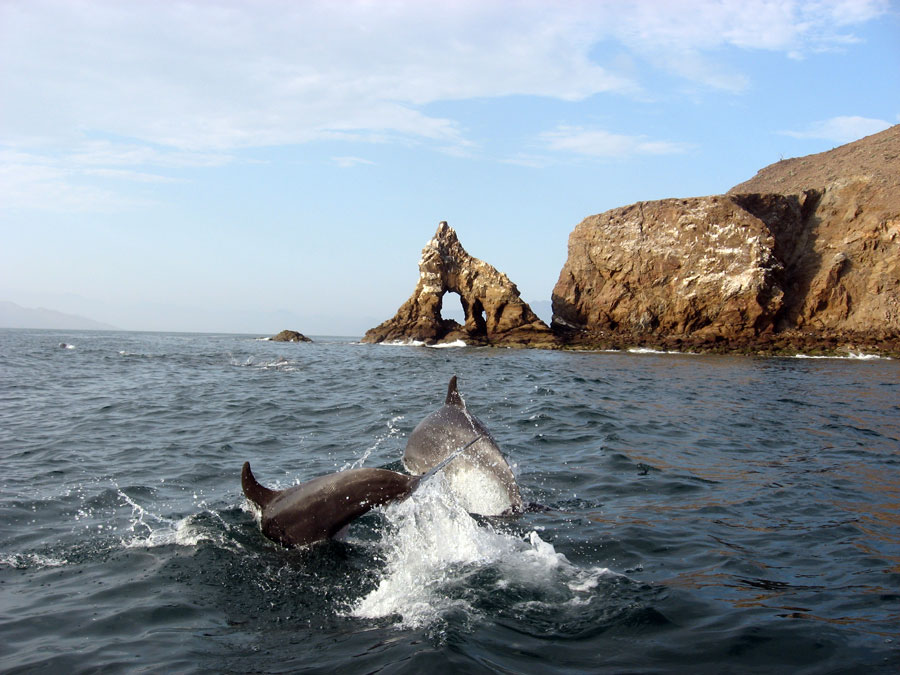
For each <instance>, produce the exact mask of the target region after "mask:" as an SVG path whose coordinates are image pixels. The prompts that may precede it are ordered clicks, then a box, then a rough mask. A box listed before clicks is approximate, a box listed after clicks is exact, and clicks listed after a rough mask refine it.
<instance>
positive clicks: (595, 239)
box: [362, 125, 900, 357]
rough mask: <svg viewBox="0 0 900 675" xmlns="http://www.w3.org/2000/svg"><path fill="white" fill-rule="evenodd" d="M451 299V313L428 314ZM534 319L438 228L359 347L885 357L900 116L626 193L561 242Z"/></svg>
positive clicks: (899, 177)
mask: <svg viewBox="0 0 900 675" xmlns="http://www.w3.org/2000/svg"><path fill="white" fill-rule="evenodd" d="M447 293H457V294H459V296H460V300H461V304H462V307H463V310H464V313H465V323H464V325H461V324H459V323H457V322H456V321H452V320H448V319H444V318H443V317H442V316H441V307H442V303H443V299H444V296H445V294H447ZM552 306H553V320H552V322H551V324H550V326H548V325H547V324H545V323H544V322H543V321H541V320H540V319H539V318H538V317H537V316H536V315H535V314H534V312H533V311H532V310H531V308H530V307H529V306H528V304H527V303H525V302H524V301H523V300H522V299H521V297H520V296H519V291H518V289H517V288H516V285H515V284H514V283H512V281H510V280H509V278H508V277H507V276H506V275H505V274H502V273H501V272H499V271H498V270H497V269H496V268H494V267H492V266H491V265H489V264H487V263H486V262H484V261H482V260H479V259H477V258H474V257H473V256H471V255H469V254H468V253H467V252H466V251H465V250H464V249H463V248H462V245H461V244H460V243H459V240H458V238H457V236H456V233H455V232H454V230H453V229H452V228H451V227H449V225H447V223H445V222H442V223H441V224H440V225H439V226H438V229H437V232H436V233H435V236H434V237H433V238H432V239H431V240H430V241H429V242H428V244H427V245H426V246H425V248H424V249H423V250H422V258H421V260H420V262H419V282H418V284H417V285H416V288H415V289H414V291H413V294H412V295H411V296H410V298H409V299H408V300H407V301H406V302H405V303H404V304H403V305H402V306H401V307H400V309H399V310H398V311H397V314H396V315H395V316H394V317H393V318H391V319H388V320H387V321H385V322H383V323H382V324H380V325H379V326H376V327H375V328H372V329H371V330H369V331H368V332H367V333H366V335H365V337H364V338H363V340H362V341H363V342H370V343H377V342H385V341H387V342H396V341H418V342H422V343H425V344H429V345H434V344H447V343H452V342H456V341H459V340H462V341H463V342H465V343H466V344H467V345H487V346H498V347H530V348H541V349H577V350H581V349H628V348H646V349H655V350H661V351H679V352H692V353H717V354H724V353H731V354H760V355H794V354H809V355H829V356H840V355H848V354H856V353H866V354H877V355H883V356H891V357H900V125H896V126H894V127H891V128H890V129H887V130H885V131H883V132H880V133H878V134H874V135H872V136H869V137H866V138H863V139H861V140H859V141H855V142H853V143H849V144H847V145H845V146H841V147H839V148H835V149H834V150H831V151H828V152H824V153H820V154H818V155H810V156H809V157H804V158H796V159H791V160H783V161H781V162H777V163H776V164H773V165H770V166H769V167H766V168H764V169H762V170H761V171H759V172H758V173H757V175H756V176H755V177H754V178H753V179H751V180H750V181H747V182H745V183H742V184H740V185H738V186H735V187H734V188H732V189H731V190H729V191H728V193H726V194H724V195H713V196H709V197H692V198H687V199H664V200H657V201H652V202H638V203H636V204H632V205H630V206H625V207H620V208H616V209H612V210H610V211H606V212H605V213H602V214H598V215H595V216H590V217H588V218H586V219H585V220H583V221H582V222H581V223H579V224H578V225H577V226H576V227H575V229H574V230H573V231H572V233H571V234H570V236H569V244H568V258H567V260H566V263H565V265H564V266H563V269H562V270H561V272H560V276H559V280H558V282H557V284H556V286H555V287H554V289H553V295H552Z"/></svg>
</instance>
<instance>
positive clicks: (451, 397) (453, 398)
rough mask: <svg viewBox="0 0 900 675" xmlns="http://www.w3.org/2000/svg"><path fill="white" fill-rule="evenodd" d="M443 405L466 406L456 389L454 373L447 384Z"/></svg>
mask: <svg viewBox="0 0 900 675" xmlns="http://www.w3.org/2000/svg"><path fill="white" fill-rule="evenodd" d="M444 405H455V406H456V407H457V408H465V407H466V404H465V402H464V401H463V400H462V396H460V395H459V392H458V391H456V375H454V376H453V377H451V378H450V384H449V385H448V386H447V399H446V400H445V401H444Z"/></svg>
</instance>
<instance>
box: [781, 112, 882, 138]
mask: <svg viewBox="0 0 900 675" xmlns="http://www.w3.org/2000/svg"><path fill="white" fill-rule="evenodd" d="M890 126H892V124H891V123H890V122H886V121H884V120H879V119H872V118H870V117H859V116H856V115H846V116H839V117H832V118H831V119H827V120H821V121H819V122H813V123H812V124H810V125H809V127H807V128H806V129H804V130H802V131H783V132H781V133H783V134H784V135H786V136H793V137H794V138H815V139H823V140H826V141H832V142H833V143H840V144H843V143H850V142H851V141H856V140H859V139H860V138H862V137H863V136H870V135H872V134H877V133H878V132H879V131H884V130H885V129H887V128H888V127H890Z"/></svg>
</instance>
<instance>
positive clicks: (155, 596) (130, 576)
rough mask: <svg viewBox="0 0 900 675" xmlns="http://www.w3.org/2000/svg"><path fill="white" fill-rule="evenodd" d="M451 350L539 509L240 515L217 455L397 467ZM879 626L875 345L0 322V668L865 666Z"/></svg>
mask: <svg viewBox="0 0 900 675" xmlns="http://www.w3.org/2000/svg"><path fill="white" fill-rule="evenodd" d="M60 342H66V343H70V344H72V345H73V346H74V348H73V349H64V348H60V347H59V346H58V345H59V343H60ZM453 374H456V375H458V376H459V382H460V391H461V392H462V394H463V396H464V397H465V398H466V400H467V403H468V406H469V409H470V410H471V411H472V412H474V413H475V414H476V415H477V416H478V417H479V418H480V419H481V420H482V421H483V422H484V423H485V425H486V426H487V427H488V428H489V429H491V431H492V432H493V434H494V436H495V437H496V438H497V440H498V442H499V443H500V445H501V447H502V448H503V449H504V451H505V452H506V453H507V454H508V455H509V457H510V460H511V462H512V463H513V464H514V465H515V466H516V471H517V473H518V476H519V482H520V485H521V488H522V491H523V494H524V496H525V498H526V499H527V500H530V501H534V502H539V503H542V504H544V505H546V506H547V507H549V510H547V511H545V512H535V513H528V514H526V515H524V516H521V517H518V518H515V519H487V518H477V519H473V518H472V517H470V516H469V515H468V514H467V513H465V511H464V510H462V509H460V508H459V506H458V504H456V502H455V501H454V498H453V495H452V494H451V493H449V492H448V491H447V489H446V487H445V485H444V484H443V483H442V482H440V481H436V482H433V483H429V484H428V485H427V486H426V488H423V489H422V490H420V491H419V492H417V493H416V494H415V495H414V497H413V498H411V499H410V500H408V501H407V502H404V503H402V504H397V505H393V506H390V507H388V508H386V509H384V510H381V511H378V512H372V513H370V514H368V515H366V516H365V517H363V518H362V519H361V520H359V521H357V522H356V523H355V524H354V525H353V526H352V527H351V528H350V531H349V532H348V534H347V535H346V537H345V539H344V540H342V541H338V542H327V543H324V544H321V545H316V546H313V547H311V548H309V549H306V550H296V551H287V550H284V549H280V548H278V547H277V546H276V545H274V544H272V543H270V542H268V541H267V540H266V539H264V538H263V537H262V535H261V534H260V531H259V527H258V524H257V522H256V520H255V517H254V514H253V513H252V512H251V510H249V508H248V507H247V505H246V503H245V501H244V499H243V497H242V495H241V491H240V478H239V473H240V467H241V464H242V463H243V462H244V461H245V460H250V461H251V462H252V464H253V467H254V470H255V472H256V474H257V476H258V478H259V479H260V480H261V481H262V482H264V483H265V484H268V485H271V486H280V487H287V486H289V485H291V484H293V483H295V482H298V481H301V480H306V479H308V478H311V477H314V476H316V475H321V474H323V473H327V472H332V471H336V470H340V469H345V468H349V467H351V466H371V467H387V468H393V469H397V470H400V469H401V465H400V461H399V460H400V456H401V454H402V451H403V447H404V445H405V440H406V437H407V436H408V435H409V433H410V432H411V431H412V429H413V428H414V427H415V425H416V424H417V423H418V422H419V421H420V420H421V419H422V418H423V417H424V416H425V415H427V414H428V413H429V412H431V411H432V410H434V409H436V408H437V407H439V406H440V405H441V404H442V402H443V398H444V394H445V392H446V385H447V381H448V380H449V378H450V376H451V375H453ZM898 640H900V363H898V362H896V361H888V360H811V359H753V358H737V357H733V358H732V357H714V356H686V355H685V356H683V355H660V354H630V353H559V352H544V351H516V350H503V349H497V350H491V349H468V348H465V349H429V348H424V347H389V346H375V345H359V344H353V343H351V342H350V341H347V340H339V339H327V338H323V339H320V340H319V341H317V342H316V343H314V344H303V345H297V344H278V343H272V342H261V341H257V340H254V339H252V338H251V337H242V336H233V335H184V334H171V335H163V334H139V333H94V332H73V333H66V332H52V331H11V330H10V331H0V670H2V671H3V672H32V671H39V672H41V671H43V672H67V673H76V672H134V671H150V672H189V673H192V672H202V673H206V672H209V673H223V672H224V673H239V672H251V671H252V672H264V673H270V672H336V671H339V672H342V673H368V672H386V673H405V672H409V673H416V672H422V671H426V670H428V669H430V670H431V671H432V672H448V671H456V672H521V673H539V672H540V673H571V672H592V673H596V672H685V673H688V672H735V673H743V672H810V673H832V672H861V671H865V670H869V671H876V672H896V670H897V668H898V666H900V650H898V647H900V642H898Z"/></svg>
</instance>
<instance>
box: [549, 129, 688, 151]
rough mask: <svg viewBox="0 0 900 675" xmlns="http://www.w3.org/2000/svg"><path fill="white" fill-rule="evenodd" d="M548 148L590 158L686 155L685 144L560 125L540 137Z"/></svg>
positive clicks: (686, 146)
mask: <svg viewBox="0 0 900 675" xmlns="http://www.w3.org/2000/svg"><path fill="white" fill-rule="evenodd" d="M540 140H541V141H542V142H544V143H545V144H546V146H547V148H548V149H550V150H555V151H557V152H572V153H576V154H580V155H588V156H591V157H630V156H633V155H671V154H676V153H683V152H687V151H688V150H689V149H690V146H689V145H687V144H685V143H675V142H672V141H658V140H652V139H649V138H647V137H646V136H642V135H639V136H629V135H625V134H614V133H610V132H608V131H604V130H602V129H585V128H584V127H578V126H559V127H557V128H556V129H554V130H553V131H546V132H544V133H543V134H541V135H540Z"/></svg>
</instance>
